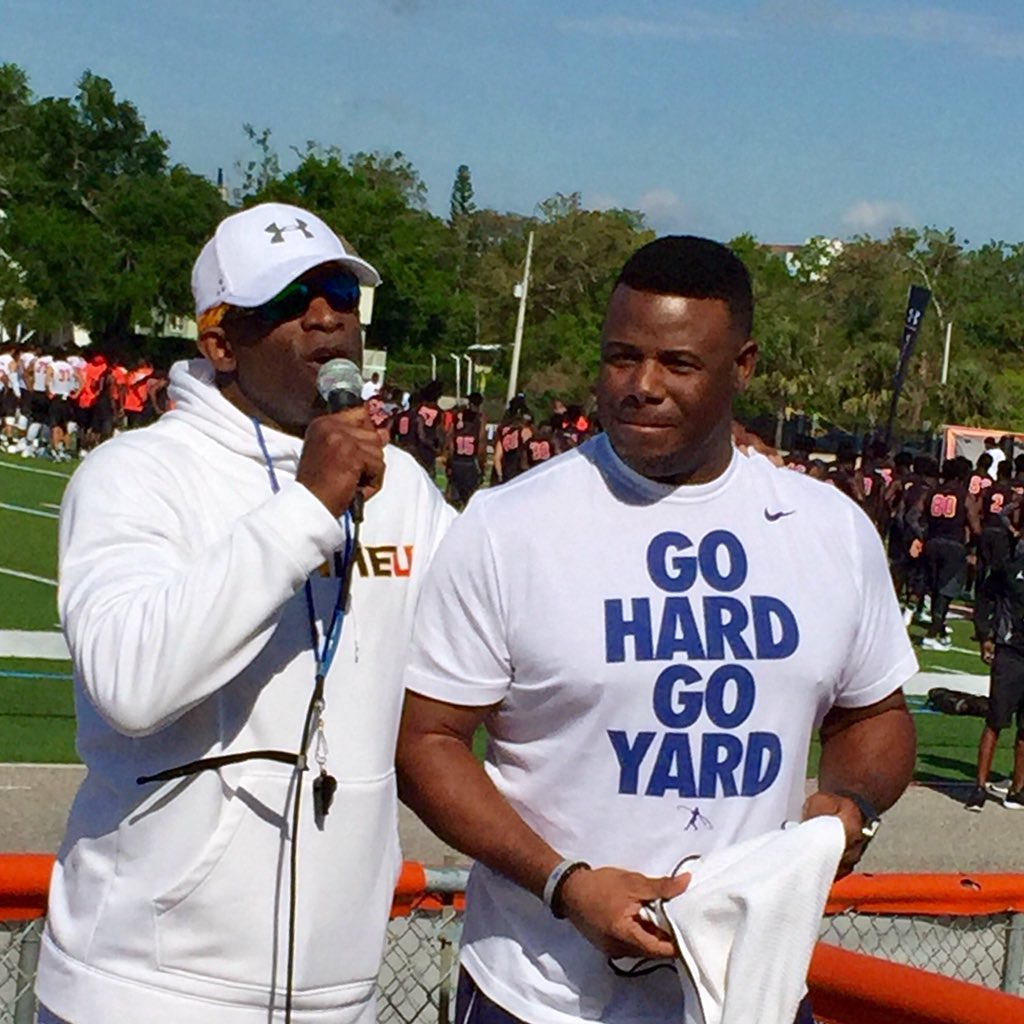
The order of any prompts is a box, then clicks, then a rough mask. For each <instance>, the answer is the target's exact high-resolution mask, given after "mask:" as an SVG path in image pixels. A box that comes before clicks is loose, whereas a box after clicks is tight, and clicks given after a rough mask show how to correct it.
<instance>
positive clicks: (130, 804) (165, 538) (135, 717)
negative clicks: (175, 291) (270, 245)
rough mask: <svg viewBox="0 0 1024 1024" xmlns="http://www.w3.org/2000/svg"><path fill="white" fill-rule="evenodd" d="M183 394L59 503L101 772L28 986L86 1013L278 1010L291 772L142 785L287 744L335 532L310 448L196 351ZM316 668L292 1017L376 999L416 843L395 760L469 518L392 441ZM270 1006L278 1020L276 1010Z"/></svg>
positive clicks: (55, 888)
mask: <svg viewBox="0 0 1024 1024" xmlns="http://www.w3.org/2000/svg"><path fill="white" fill-rule="evenodd" d="M170 396H171V398H172V399H173V401H174V403H175V404H176V408H175V409H174V410H173V411H172V412H170V413H168V414H166V415H165V416H164V417H162V418H161V420H160V421H159V422H158V423H156V424H155V425H153V426H152V427H149V428H147V429H145V430H140V431H135V432H132V433H128V434H124V435H121V436H120V437H118V438H116V439H115V440H113V441H111V442H109V443H107V444H104V445H102V446H101V447H100V448H98V449H97V450H96V451H95V452H93V453H92V454H91V455H90V456H89V460H88V461H87V462H86V463H85V464H84V465H83V466H82V467H81V468H80V469H79V470H78V472H76V474H75V476H74V478H73V480H72V481H71V484H70V485H69V487H68V489H67V492H66V495H65V498H64V503H63V506H62V508H61V521H60V591H59V604H60V613H61V621H62V622H63V625H64V631H65V634H66V636H67V640H68V645H69V647H70V649H71V652H72V656H73V658H74V667H75V697H76V710H77V715H78V750H79V754H80V755H81V757H82V760H83V761H84V762H85V764H86V765H87V767H88V769H89V771H88V774H87V776H86V779H85V781H84V782H83V784H82V788H81V789H80V790H79V792H78V795H77V797H76V799H75V802H74V805H73V807H72V810H71V816H70V820H69V823H68V830H67V835H66V836H65V839H64V842H63V844H62V846H61V849H60V851H59V854H58V858H57V864H56V866H55V868H54V874H53V880H52V883H51V888H50V903H49V910H48V917H47V928H46V933H45V936H44V939H43V950H42V954H41V958H40V963H39V976H38V994H39V997H40V999H41V1001H42V1002H43V1003H44V1004H45V1005H47V1006H48V1007H49V1008H50V1009H51V1010H53V1011H54V1012H56V1013H57V1014H59V1015H60V1016H62V1017H66V1018H67V1019H68V1020H70V1021H72V1022H73V1024H109V1022H110V1021H128V1020H138V1021H146V1022H147V1024H154V1022H163V1021H166V1022H174V1024H209V1022H210V1021H218V1022H220V1021H230V1022H232V1024H250V1022H251V1024H267V1022H268V1021H271V1020H279V1019H281V1016H282V1012H283V1011H282V1008H283V1005H284V988H285V986H284V981H285V971H286V951H287V932H288V928H287V924H288V896H289V874H288V860H289V855H290V846H291V844H290V841H289V834H290V830H291V807H292V800H293V788H294V781H295V772H294V769H293V768H292V767H291V766H290V765H287V764H280V763H274V762H272V761H266V760H250V761H246V762H244V763H241V764H235V765H231V766H229V767H225V768H222V769H220V770H219V771H203V772H200V773H198V774H194V775H191V776H189V777H187V778H184V779H176V780H172V781H169V782H164V783H149V784H146V785H139V784H138V783H137V781H136V779H137V777H138V776H142V775H149V774H152V773H156V772H159V771H161V770H163V769H167V768H171V767H174V766H177V765H181V764H184V763H186V762H190V761H193V760H196V759H199V758H204V757H213V756H219V755H223V754H231V753H237V752H247V751H254V750H262V749H273V750H283V751H295V750H297V748H298V746H299V743H300V738H301V734H302V725H303V719H304V715H305V711H306V707H307V704H308V701H309V696H310V693H311V689H312V686H313V681H314V672H315V663H314V656H313V653H312V649H311V642H310V630H309V620H308V615H307V611H306V601H305V596H304V588H303V584H304V582H305V580H306V579H307V577H310V575H311V574H312V580H313V590H314V596H315V603H316V610H317V618H318V620H319V623H318V624H319V629H320V632H321V634H322V632H323V630H324V629H326V626H327V623H328V622H329V621H330V615H331V611H332V609H333V605H334V601H335V597H336V595H337V592H338V584H339V581H338V579H337V578H336V577H334V576H328V577H325V576H322V575H321V573H320V572H318V571H317V570H318V569H319V568H320V567H321V566H323V565H324V563H325V562H333V560H334V553H335V552H336V551H338V550H339V549H340V548H341V547H342V546H343V543H344V537H345V534H344V531H343V529H342V527H341V525H339V523H338V521H336V520H335V519H334V517H333V516H332V515H331V514H330V513H329V512H328V511H327V510H326V509H325V507H324V506H323V505H322V504H321V503H320V501H319V500H318V499H317V498H315V497H314V496H313V495H312V494H311V493H310V492H309V491H308V490H307V489H306V488H305V487H303V486H301V485H299V484H296V483H295V482H294V475H295V471H296V467H297V465H298V459H299V455H300V453H301V447H302V443H301V440H299V439H298V438H294V437H291V436H288V435H285V434H282V433H278V432H276V431H273V430H269V429H267V428H264V430H263V434H264V437H265V439H266V443H267V447H268V450H269V453H270V456H271V458H272V460H273V463H274V469H275V472H276V474H277V478H278V481H279V483H280V486H281V490H280V493H278V494H274V493H273V492H272V490H271V486H270V482H269V476H268V471H267V467H266V464H265V462H264V459H263V456H262V454H261V452H260V448H259V445H258V441H257V436H256V431H255V428H254V426H253V424H252V421H251V420H250V419H249V418H248V417H246V416H245V415H244V414H243V413H242V412H240V411H239V410H238V409H236V408H235V407H234V406H233V405H231V404H230V403H229V402H228V401H227V400H226V399H224V398H223V397H222V396H221V395H220V393H219V392H218V391H217V390H216V388H215V387H213V386H212V370H211V368H210V366H209V364H208V363H206V362H205V361H204V360H196V361H193V362H191V363H187V364H186V363H178V364H176V365H175V367H174V368H173V369H172V371H171V378H170ZM386 460H387V472H386V479H385V485H384V488H383V490H382V491H381V493H380V494H378V495H377V496H376V497H374V498H373V500H372V501H370V502H369V503H368V504H367V509H366V522H365V523H364V524H363V527H362V535H361V542H362V552H361V555H360V558H359V561H358V562H357V568H356V570H355V572H354V573H353V592H352V598H351V601H350V605H349V610H348V613H347V615H346V618H345V622H344V628H343V631H342V637H341V643H340V646H339V650H338V654H337V657H336V659H335V661H334V664H333V667H332V668H331V670H330V672H329V674H328V677H327V682H326V688H325V698H326V705H327V706H326V711H325V721H326V738H327V741H328V744H329V748H330V753H329V758H328V765H327V767H328V770H329V771H330V772H331V774H332V775H334V776H335V778H336V779H337V780H338V791H337V795H336V797H335V800H334V804H333V806H332V808H331V811H330V814H329V815H328V816H327V817H326V819H324V821H323V823H322V828H320V827H318V825H317V824H316V823H315V821H314V818H313V808H312V800H311V787H310V783H311V780H312V778H313V776H314V775H315V774H316V766H315V765H312V770H311V771H310V772H307V773H306V774H305V775H303V776H302V779H301V785H302V786H303V792H302V798H303V799H302V823H301V826H300V830H299V842H298V856H299V869H298V885H297V922H298V924H297V942H296V968H295V983H294V993H295V995H294V1010H293V1020H294V1021H295V1022H296V1024H304V1022H313V1021H316V1022H317V1024H349V1022H353V1021H356V1020H364V1019H371V1020H372V1016H373V991H374V979H375V976H376V973H377V969H378V965H379V958H380V954H381V950H382V947H383V941H384V930H385V927H386V924H387V917H388V909H389V907H390V903H391V897H392V892H393V888H394V883H395V879H396V874H397V871H398V869H399V866H400V853H399V849H398V837H397V827H396V795H395V783H394V772H393V767H392V762H393V754H394V745H395V736H396V731H397V723H398V715H399V710H400V706H401V698H402V685H401V678H402V671H403V668H404V664H405V658H406V648H407V644H408V639H409V633H410V629H411V625H412V612H413V609H414V606H415V602H416V596H417V594H418V592H419V587H420V582H421V580H422V577H423V572H424V570H425V568H426V565H427V563H428V561H429V559H430V557H431V555H432V554H433V552H434V550H435V548H436V546H437V544H438V542H439V540H440V538H441V536H442V534H443V533H444V531H445V529H446V528H447V526H448V524H449V522H450V521H451V519H452V517H453V515H454V513H453V512H452V510H451V509H450V508H449V507H448V506H447V505H446V504H445V503H444V501H443V500H442V498H441V495H440V493H439V492H438V490H437V488H436V487H434V485H433V484H432V483H431V482H430V481H429V480H428V478H427V476H426V474H425V473H423V471H422V470H421V469H420V468H419V466H418V465H417V464H416V463H415V461H414V460H413V459H412V458H410V457H409V456H408V455H406V454H405V453H403V452H401V451H398V450H397V449H395V448H392V447H389V448H388V449H387V452H386ZM270 1006H273V1007H274V1008H275V1010H276V1012H275V1013H274V1014H273V1015H271V1014H270V1013H269V1012H268V1007H270Z"/></svg>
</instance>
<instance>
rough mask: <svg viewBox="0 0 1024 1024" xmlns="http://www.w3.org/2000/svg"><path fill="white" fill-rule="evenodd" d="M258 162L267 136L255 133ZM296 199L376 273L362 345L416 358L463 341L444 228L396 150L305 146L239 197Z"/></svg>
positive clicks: (462, 301)
mask: <svg viewBox="0 0 1024 1024" xmlns="http://www.w3.org/2000/svg"><path fill="white" fill-rule="evenodd" d="M259 142H260V144H261V146H264V147H265V148H264V149H263V159H264V162H265V164H267V165H270V166H273V165H274V162H275V161H276V157H273V158H269V157H268V155H267V148H266V146H267V144H268V142H269V139H268V138H265V137H263V136H260V137H259ZM244 200H245V202H246V204H252V203H256V202H264V201H267V200H278V201H282V202H292V203H297V204H298V205H300V206H304V207H305V208H307V209H309V210H311V211H312V212H314V213H316V214H318V215H319V216H321V217H322V218H323V219H324V220H325V221H326V222H327V223H328V224H330V225H331V226H332V227H333V228H334V229H335V230H336V231H337V232H338V233H339V234H340V235H342V236H343V237H344V238H345V239H346V240H347V241H348V242H349V243H350V244H351V245H352V246H354V247H355V249H356V250H357V251H358V252H359V253H360V254H361V255H363V256H364V257H365V258H366V259H368V260H369V261H370V262H371V263H373V264H374V266H376V267H377V269H378V270H379V271H380V274H381V277H382V279H383V283H382V284H381V286H380V289H379V294H378V296H377V299H376V301H375V303H374V314H373V323H372V324H371V327H370V330H369V339H368V340H369V342H370V343H371V344H372V345H374V346H378V347H385V348H387V349H388V350H389V351H390V352H391V353H392V355H393V356H395V357H397V358H399V359H403V360H405V361H409V362H416V361H419V359H420V357H421V355H422V354H423V353H424V352H430V351H431V350H434V349H444V350H448V349H450V348H453V347H456V348H464V347H465V346H466V345H468V344H471V342H472V338H473V332H474V311H473V305H472V301H471V300H470V299H469V297H468V296H465V295H463V296H461V297H460V296H459V294H458V289H457V287H456V277H457V275H456V266H457V258H456V252H455V249H454V247H453V245H452V240H451V237H450V232H449V229H448V226H447V225H446V224H445V223H444V221H442V220H440V219H439V218H437V217H434V216H433V215H432V214H430V213H429V212H428V211H427V209H426V187H425V185H424V184H423V181H422V179H421V178H420V176H419V173H418V172H417V171H416V169H415V168H414V167H413V166H412V164H411V163H410V162H409V161H408V159H407V158H406V157H405V156H404V155H403V154H402V153H401V152H394V153H389V154H381V153H355V154H353V155H352V156H350V157H345V156H344V155H343V154H342V153H341V151H340V150H339V149H338V148H337V147H326V148H325V147H321V146H318V145H317V144H315V143H309V144H308V145H307V147H306V150H305V152H304V153H303V154H302V158H301V160H300V162H299V164H298V166H297V167H296V168H295V169H294V170H292V171H289V172H288V173H286V174H282V175H280V176H279V177H277V178H274V179H272V180H269V181H267V182H266V183H265V185H264V187H263V188H262V189H261V190H260V191H258V192H255V193H253V194H251V195H247V196H245V197H244Z"/></svg>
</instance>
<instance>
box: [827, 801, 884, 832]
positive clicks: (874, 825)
mask: <svg viewBox="0 0 1024 1024" xmlns="http://www.w3.org/2000/svg"><path fill="white" fill-rule="evenodd" d="M833 792H834V793H835V795H836V796H844V797H846V799H847V800H852V801H853V802H854V803H855V804H856V805H857V810H858V811H860V817H861V822H862V825H861V830H860V833H861V835H862V836H863V837H864V841H865V842H869V841H870V840H871V839H872V838H874V835H875V833H876V832H877V831H878V826H879V825H881V823H882V816H881V815H880V814H879V813H878V811H876V810H875V807H874V805H873V804H872V803H870V802H869V801H868V799H867V797H865V796H864V795H863V794H861V793H857V792H854V790H852V789H836V790H833Z"/></svg>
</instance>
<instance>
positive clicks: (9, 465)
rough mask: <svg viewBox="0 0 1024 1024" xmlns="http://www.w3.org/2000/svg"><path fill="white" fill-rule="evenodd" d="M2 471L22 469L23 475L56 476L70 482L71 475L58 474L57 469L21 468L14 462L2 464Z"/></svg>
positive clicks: (0, 466) (0, 463)
mask: <svg viewBox="0 0 1024 1024" xmlns="http://www.w3.org/2000/svg"><path fill="white" fill-rule="evenodd" d="M0 469H20V470H21V471H22V472H23V473H38V474H39V475H40V476H56V477H60V479H61V480H70V479H71V474H70V473H58V472H57V471H56V470H55V469H37V468H36V467H35V466H19V465H16V464H15V463H13V462H0Z"/></svg>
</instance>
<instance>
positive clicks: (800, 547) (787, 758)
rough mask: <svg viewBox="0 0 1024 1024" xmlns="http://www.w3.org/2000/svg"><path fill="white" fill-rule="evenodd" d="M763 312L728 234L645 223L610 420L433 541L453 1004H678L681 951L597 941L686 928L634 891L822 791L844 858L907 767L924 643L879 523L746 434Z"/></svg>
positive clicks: (413, 686)
mask: <svg viewBox="0 0 1024 1024" xmlns="http://www.w3.org/2000/svg"><path fill="white" fill-rule="evenodd" d="M752 313H753V303H752V298H751V290H750V281H749V277H748V275H747V273H746V270H745V269H744V268H743V265H742V264H741V263H740V261H739V260H738V259H737V258H736V257H735V256H734V255H733V254H732V253H731V252H730V251H729V250H728V249H726V248H724V247H723V246H720V245H718V244H717V243H714V242H709V241H707V240H705V239H698V238H691V237H676V238H663V239H660V240H658V241H656V242H653V243H651V244H650V245H648V246H645V247H644V248H643V249H641V250H640V251H639V252H638V253H636V254H635V255H634V256H633V257H632V258H631V259H630V260H629V261H628V262H627V264H626V266H625V267H624V269H623V271H622V273H621V274H620V276H619V279H618V282H617V284H616V287H615V289H614V291H613V293H612V296H611V300H610V303H609V307H608V312H607V315H606V318H605V323H604V328H603V331H602V337H601V371H600V377H599V381H598V390H597V394H598V414H599V417H600V421H601V423H602V425H603V426H604V428H605V430H606V431H607V433H606V434H604V435H601V436H598V437H596V438H594V439H592V440H590V441H588V442H587V443H585V444H584V445H582V446H581V447H580V448H578V449H576V450H575V451H572V452H569V453H567V454H565V455H562V456H560V457H558V458H556V459H553V460H552V461H551V462H549V463H548V464H547V465H546V466H543V467H539V468H537V469H535V470H533V471H531V472H530V473H529V474H526V475H525V476H524V477H523V478H521V479H517V480H516V481H514V482H513V483H512V484H511V485H508V486H505V487H502V488H500V489H498V490H494V491H490V492H482V493H480V494H478V495H477V496H476V497H475V498H474V499H473V500H472V501H471V502H470V504H469V506H468V508H467V510H466V512H465V513H464V514H463V516H462V517H461V519H460V520H459V521H457V522H456V523H455V525H454V526H453V528H452V530H451V531H450V532H449V534H448V536H447V538H446V540H445V541H444V542H443V544H442V546H441V548H440V550H439V553H438V555H437V558H436V560H435V562H434V563H433V564H432V566H431V570H430V572H429V574H428V578H427V580H426V582H425V585H424V593H423V595H422V599H421V601H420V604H419V612H418V618H417V624H416V629H415V640H414V646H413V652H412V657H411V662H410V669H409V670H408V673H407V677H406V678H407V685H408V688H409V691H410V692H409V693H408V694H407V698H406V708H405V713H404V718H403V726H402V731H401V736H400V739H399V748H398V767H399V776H400V791H401V793H402V796H403V799H404V800H405V801H406V803H408V804H409V805H410V806H411V807H413V808H414V809H415V810H416V811H417V813H418V814H420V816H421V817H423V819H424V820H425V821H426V822H427V823H428V824H429V825H430V826H431V827H432V828H433V829H434V830H435V831H436V832H437V833H438V834H439V835H440V836H441V837H442V838H444V839H445V840H447V841H448V842H449V843H451V844H452V845H454V846H456V847H458V848H459V849H461V850H463V851H464V852H465V853H467V854H468V855H470V856H472V857H474V858H475V859H476V860H477V865H476V867H475V868H474V870H473V872H472V875H471V878H470V883H469V890H468V893H467V910H466V920H465V929H464V938H463V946H462V954H461V960H462V968H463V973H462V977H461V979H460V999H461V1005H460V1007H459V1009H458V1011H457V1019H458V1020H459V1021H460V1024H492V1022H498V1021H502V1022H508V1021H511V1020H522V1021H527V1022H531V1024H549V1022H554V1024H576V1022H578V1021H583V1020H587V1021H602V1022H614V1024H618V1022H622V1024H626V1022H629V1024H638V1022H652V1024H653V1022H661V1021H677V1020H680V1019H682V1014H681V1010H682V1008H681V1005H680V1004H681V995H680V986H679V983H678V980H677V979H676V978H675V977H674V974H673V972H672V971H667V970H655V971H653V972H647V973H644V974H643V975H642V976H631V977H623V976H621V975H620V974H619V973H617V972H616V971H615V970H614V969H613V968H612V967H611V966H610V964H609V961H608V957H610V956H614V957H617V956H634V957H670V956H672V955H673V946H672V944H671V942H670V941H669V939H668V937H667V936H666V935H665V934H664V933H662V932H660V931H658V930H657V929H655V928H654V927H653V926H651V925H649V924H646V923H645V921H644V919H642V918H641V917H640V911H641V909H642V908H643V906H644V904H646V903H648V902H649V901H652V900H655V899H657V898H671V897H673V896H675V895H677V894H679V893H680V892H682V891H683V890H684V889H685V886H686V882H687V876H685V875H683V876H680V877H677V878H673V877H670V876H671V875H672V873H673V867H674V866H675V865H676V864H677V863H678V862H679V861H680V860H681V859H682V858H684V857H686V856H689V855H694V854H696V855H701V854H706V853H710V852H712V851H714V850H718V849H720V848H721V847H723V846H727V845H730V844H733V843H735V842H737V841H740V840H743V839H746V838H749V837H752V836H756V835H759V834H764V833H767V832H771V831H773V830H775V829H778V828H779V826H780V824H781V823H782V822H783V821H784V820H786V819H791V820H794V819H800V818H801V817H803V818H807V817H813V816H817V815H821V814H831V815H838V816H839V817H840V818H841V820H842V822H843V825H844V828H845V831H846V835H847V849H846V853H845V855H844V859H843V865H842V868H841V870H842V871H843V872H845V871H848V870H849V869H850V868H851V867H852V866H853V864H855V863H856V861H857V859H858V858H859V856H860V854H861V852H862V851H863V848H864V844H865V842H866V835H867V834H868V833H872V832H873V830H874V828H876V827H877V824H878V822H877V817H878V813H879V812H880V811H884V810H885V809H886V808H888V807H889V806H891V805H892V804H893V803H894V802H895V801H896V799H897V798H898V797H899V796H900V794H901V793H902V792H903V790H904V788H905V787H906V785H907V783H908V781H909V779H910V775H911V771H912V768H913V760H914V731H913V725H912V723H911V720H910V717H909V715H908V714H907V711H906V706H905V703H904V700H903V696H902V692H901V689H900V687H901V686H902V684H903V682H904V681H905V680H906V679H907V678H908V677H909V676H911V675H912V674H913V673H914V672H915V671H916V667H917V666H916V663H915V659H914V656H913V653H912V650H911V648H910V645H909V642H908V640H907V635H906V631H905V630H904V628H903V626H902V621H901V618H900V613H899V608H898V606H897V604H896V599H895V595H894V593H893V590H892V585H891V583H890V581H889V575H888V570H887V566H886V561H885V556H884V553H883V550H882V546H881V543H880V541H879V538H878V534H877V532H876V531H875V530H874V528H873V527H872V525H871V523H870V521H869V520H868V519H867V517H866V516H865V515H864V514H863V512H862V511H861V510H860V509H859V508H858V507H857V506H856V505H855V504H854V503H853V502H852V501H850V500H849V499H848V498H847V497H845V496H844V495H842V494H840V493H839V492H838V491H836V490H835V489H834V488H830V487H823V486H821V485H820V483H818V482H817V481H814V480H809V479H806V478H804V477H802V476H801V475H800V474H796V473H785V472H779V471H778V470H777V469H776V468H775V467H773V466H772V465H771V464H770V463H769V462H768V461H767V460H766V459H763V458H761V457H759V456H752V457H746V456H743V455H741V454H739V453H738V452H736V451H735V450H734V449H733V445H732V443H731V439H730V421H731V417H732V403H733V399H734V397H735V396H736V394H737V393H738V392H740V391H742V390H743V388H744V387H745V386H746V384H747V381H748V380H749V378H750V375H751V373H752V372H753V369H754V363H755V359H756V352H757V347H756V344H755V343H754V342H753V341H752V340H751V338H750V331H751V321H752ZM566 508H571V509H572V514H571V515H566V514H565V510H566ZM484 722H485V723H486V725H487V729H488V734H489V747H488V757H487V765H486V769H485V768H484V767H482V766H480V765H479V764H478V763H477V761H476V760H475V758H474V757H473V754H472V750H471V742H472V737H473V734H474V732H475V730H476V728H477V727H478V725H480V724H481V723H484ZM815 729H817V730H818V731H819V733H820V737H821V743H822V754H821V762H820V769H819V779H818V783H819V787H820V788H819V791H818V792H816V793H814V794H813V795H812V796H811V797H810V798H808V799H807V800H806V802H805V800H804V782H805V771H806V764H807V752H808V748H809V745H810V741H811V737H812V734H813V732H814V731H815ZM545 904H546V905H545ZM779 938H780V943H784V942H785V936H784V935H780V937H779ZM809 1013H810V1011H809V1008H808V1007H807V1004H806V1002H805V1003H804V1004H803V1006H802V1008H801V1011H800V1017H799V1019H801V1020H807V1019H809Z"/></svg>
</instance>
